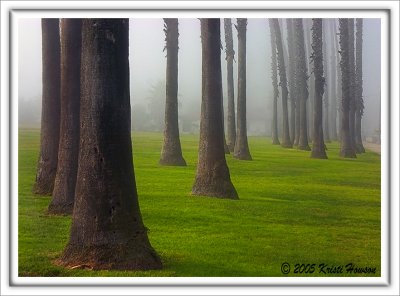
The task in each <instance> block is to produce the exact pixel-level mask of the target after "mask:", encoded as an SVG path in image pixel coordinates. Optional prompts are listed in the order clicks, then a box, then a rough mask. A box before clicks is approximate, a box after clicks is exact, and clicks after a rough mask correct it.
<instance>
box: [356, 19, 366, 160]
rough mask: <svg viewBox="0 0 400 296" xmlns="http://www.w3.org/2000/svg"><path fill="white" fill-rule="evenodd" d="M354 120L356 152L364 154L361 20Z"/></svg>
mask: <svg viewBox="0 0 400 296" xmlns="http://www.w3.org/2000/svg"><path fill="white" fill-rule="evenodd" d="M356 29H357V31H356V75H355V78H356V118H355V133H356V135H355V140H356V152H357V153H364V152H365V149H364V146H363V143H362V137H361V118H362V116H363V112H364V100H363V79H362V46H363V19H362V18H358V19H356Z"/></svg>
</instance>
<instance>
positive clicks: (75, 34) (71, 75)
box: [48, 19, 82, 215]
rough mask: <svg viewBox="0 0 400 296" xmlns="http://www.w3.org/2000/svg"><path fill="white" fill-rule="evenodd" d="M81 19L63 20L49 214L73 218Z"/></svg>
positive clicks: (79, 86) (77, 149)
mask: <svg viewBox="0 0 400 296" xmlns="http://www.w3.org/2000/svg"><path fill="white" fill-rule="evenodd" d="M81 24H82V21H81V19H61V21H60V27H61V29H60V32H61V120H60V121H61V123H60V143H59V149H58V165H57V174H56V177H55V182H54V190H53V195H52V200H51V202H50V205H49V208H48V212H49V213H51V214H61V215H70V214H72V209H73V208H74V199H75V185H76V174H77V171H78V154H79V106H80V91H81V84H80V77H81V75H80V70H81V44H82V37H81Z"/></svg>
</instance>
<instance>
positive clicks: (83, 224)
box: [58, 19, 161, 270]
mask: <svg viewBox="0 0 400 296" xmlns="http://www.w3.org/2000/svg"><path fill="white" fill-rule="evenodd" d="M128 30H129V21H128V19H84V20H83V21H82V67H81V109H80V115H81V116H80V118H81V122H80V128H81V129H80V143H79V149H80V153H79V165H78V175H77V184H76V193H75V205H74V212H73V217H72V226H71V233H70V238H69V242H68V245H67V246H66V248H65V249H64V252H63V254H62V257H61V258H60V259H59V260H58V263H59V264H61V265H63V266H66V267H74V266H82V267H89V268H91V269H118V270H148V269H159V268H161V261H160V259H159V257H158V256H157V254H156V252H155V251H154V249H153V248H152V247H151V245H150V242H149V240H148V237H147V230H146V228H145V226H144V225H143V222H142V217H141V214H140V209H139V203H138V196H137V191H136V183H135V174H134V169H133V159H132V143H131V136H130V99H129V61H128V51H129V39H128V37H129V33H128Z"/></svg>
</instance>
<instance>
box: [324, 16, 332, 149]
mask: <svg viewBox="0 0 400 296" xmlns="http://www.w3.org/2000/svg"><path fill="white" fill-rule="evenodd" d="M327 32H328V31H327V20H325V21H324V22H323V23H322V35H323V42H322V48H323V51H324V57H325V58H324V61H323V63H324V74H325V75H324V76H325V91H324V97H323V103H324V104H323V105H324V114H323V117H322V120H323V132H324V142H325V143H329V142H330V141H331V137H330V131H329V121H330V112H329V110H330V108H331V105H330V101H331V92H330V87H331V86H330V81H329V80H330V78H331V73H330V71H329V63H328V60H329V58H328V56H329V55H328V45H327V43H328V35H327Z"/></svg>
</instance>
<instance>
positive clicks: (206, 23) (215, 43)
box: [192, 19, 238, 199]
mask: <svg viewBox="0 0 400 296" xmlns="http://www.w3.org/2000/svg"><path fill="white" fill-rule="evenodd" d="M200 22H201V45H202V103H201V120H200V143H199V158H198V165H197V173H196V178H195V182H194V184H193V188H192V194H193V195H202V196H211V197H218V198H230V199H237V198H238V195H237V192H236V190H235V187H234V186H233V184H232V182H231V179H230V174H229V169H228V166H227V164H226V160H225V153H224V141H223V124H222V120H223V118H222V111H221V106H222V104H221V100H222V75H221V49H220V44H221V43H220V42H221V38H220V20H219V19H201V20H200Z"/></svg>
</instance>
